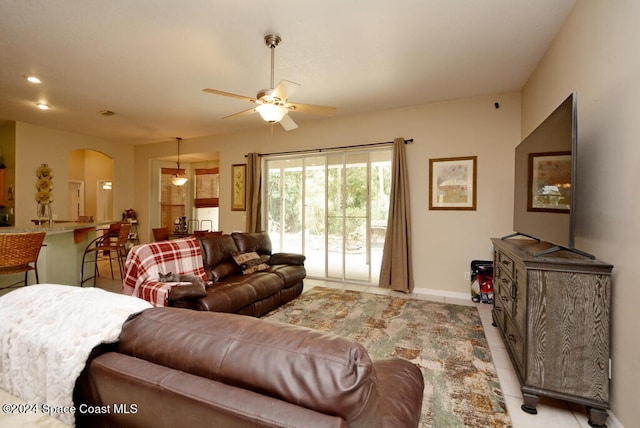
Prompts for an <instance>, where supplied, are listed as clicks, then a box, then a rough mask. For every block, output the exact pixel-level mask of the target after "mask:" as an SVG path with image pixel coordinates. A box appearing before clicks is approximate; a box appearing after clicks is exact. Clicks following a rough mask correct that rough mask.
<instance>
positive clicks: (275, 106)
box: [203, 34, 336, 131]
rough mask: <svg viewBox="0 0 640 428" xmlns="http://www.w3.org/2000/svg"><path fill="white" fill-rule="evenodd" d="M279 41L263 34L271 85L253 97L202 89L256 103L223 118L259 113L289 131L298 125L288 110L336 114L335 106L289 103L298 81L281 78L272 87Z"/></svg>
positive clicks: (267, 120) (275, 36) (274, 37)
mask: <svg viewBox="0 0 640 428" xmlns="http://www.w3.org/2000/svg"><path fill="white" fill-rule="evenodd" d="M281 41H282V39H281V38H280V36H278V35H276V34H267V35H266V36H264V42H265V44H266V45H267V47H268V48H269V49H271V86H270V87H269V88H268V89H261V90H259V91H258V94H257V95H256V96H255V98H252V97H246V96H244V95H237V94H232V93H230V92H225V91H219V90H217V89H209V88H206V89H203V91H204V92H208V93H210V94H216V95H223V96H225V97H231V98H237V99H240V100H244V101H248V102H250V103H253V104H256V107H252V108H250V109H248V110H244V111H241V112H238V113H234V114H232V115H229V116H225V117H224V118H223V119H235V118H237V117H240V116H245V115H248V114H252V113H259V114H260V116H261V117H262V119H263V120H264V121H265V122H269V123H276V122H278V123H280V125H282V127H283V128H284V129H285V130H287V131H289V130H292V129H296V128H297V127H298V125H296V123H295V122H294V121H293V119H292V118H291V117H290V116H289V115H288V113H289V112H292V111H296V112H302V113H312V114H321V115H324V116H333V115H335V114H336V108H335V107H327V106H319V105H312V104H300V103H290V102H289V97H290V96H291V94H292V93H293V92H294V91H295V90H296V89H297V88H298V86H300V85H299V84H298V83H295V82H291V81H289V80H281V81H280V83H278V86H276V87H275V88H274V87H273V69H274V67H273V63H274V61H273V60H274V51H275V49H276V47H277V46H278V45H279V44H280V42H281Z"/></svg>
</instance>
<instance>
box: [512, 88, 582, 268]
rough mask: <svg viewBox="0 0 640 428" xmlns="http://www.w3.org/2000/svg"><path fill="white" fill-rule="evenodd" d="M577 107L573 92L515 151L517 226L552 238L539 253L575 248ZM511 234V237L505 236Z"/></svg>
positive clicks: (518, 230)
mask: <svg viewBox="0 0 640 428" xmlns="http://www.w3.org/2000/svg"><path fill="white" fill-rule="evenodd" d="M576 113H577V108H576V94H575V93H573V94H571V95H569V97H568V98H567V99H566V100H564V101H563V102H562V104H560V106H559V107H558V108H556V109H555V110H554V111H553V113H551V114H550V115H549V117H547V118H546V119H545V120H544V121H543V122H542V123H541V124H540V125H539V126H538V127H537V128H536V129H535V130H533V132H531V133H530V134H529V136H527V137H526V138H525V139H524V140H523V141H522V143H520V144H519V145H518V146H517V147H516V151H515V152H516V153H515V195H514V208H513V230H514V231H515V232H516V233H514V234H512V235H509V236H508V237H512V236H515V235H524V236H527V237H529V238H533V239H536V240H540V241H546V242H550V243H551V244H553V247H552V248H549V249H548V250H545V251H542V252H540V253H539V254H547V253H549V252H553V251H556V250H561V249H567V250H571V251H574V252H577V253H580V254H583V255H586V256H589V255H588V254H586V253H582V252H581V251H578V250H576V249H575V216H576V210H575V206H576V198H575V195H576V185H577V182H576V170H577V165H578V162H577V155H578V150H577V148H578V147H577V144H578V138H577V131H578V127H577V114H576ZM505 238H506V237H505Z"/></svg>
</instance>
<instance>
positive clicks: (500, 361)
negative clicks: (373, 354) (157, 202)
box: [97, 268, 612, 428]
mask: <svg viewBox="0 0 640 428" xmlns="http://www.w3.org/2000/svg"><path fill="white" fill-rule="evenodd" d="M107 269H108V268H105V269H104V270H101V272H105V273H106V272H108V270H107ZM97 286H98V287H100V288H103V289H105V290H109V291H113V292H117V293H119V292H120V291H121V287H122V284H121V281H120V279H119V278H118V277H117V271H116V278H115V279H114V280H112V279H111V277H110V276H106V277H105V276H103V277H100V278H98V280H97ZM316 286H323V287H333V288H342V289H348V290H355V291H363V292H369V293H378V294H390V295H398V296H401V297H408V296H411V297H413V298H416V299H425V300H435V301H440V302H444V303H453V304H461V305H468V306H476V307H477V308H478V311H479V313H480V319H481V320H482V324H483V327H484V330H485V336H486V338H487V341H488V343H489V348H490V350H491V354H492V356H493V361H494V364H495V366H496V370H497V372H498V378H499V379H500V385H501V386H502V391H503V393H504V395H505V401H506V404H507V409H508V411H509V414H510V416H511V421H512V422H513V428H538V427H562V428H590V427H589V424H588V423H587V413H586V410H585V409H584V407H583V406H578V405H574V404H571V403H566V402H563V401H558V400H552V399H548V398H546V397H541V398H540V402H539V403H538V406H537V408H538V414H537V415H530V414H528V413H525V412H523V411H522V410H521V409H520V405H521V404H522V395H521V393H520V384H519V382H518V378H517V376H516V373H515V371H514V369H513V365H512V364H511V360H510V359H509V356H508V354H507V350H506V348H505V345H504V343H503V342H502V340H501V339H500V336H499V335H498V331H497V329H496V328H495V327H493V326H492V325H491V323H492V319H491V305H487V304H483V303H474V302H472V301H471V299H470V298H469V299H468V300H467V299H456V298H449V297H442V296H435V295H428V294H417V293H412V294H411V295H407V294H404V293H398V292H394V291H391V290H388V289H384V288H378V287H374V286H362V285H356V284H345V283H340V282H333V281H324V280H314V279H306V280H305V285H304V291H306V290H309V289H311V288H313V287H316ZM608 422H610V421H608ZM609 426H610V427H611V426H612V425H611V424H609Z"/></svg>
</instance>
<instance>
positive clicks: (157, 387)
mask: <svg viewBox="0 0 640 428" xmlns="http://www.w3.org/2000/svg"><path fill="white" fill-rule="evenodd" d="M103 351H104V350H103ZM96 354H99V355H97V356H94V357H93V358H91V359H90V360H89V362H88V363H87V366H86V367H85V369H84V371H83V372H82V374H81V376H80V377H79V379H78V382H77V383H76V388H75V394H74V402H75V406H76V408H83V409H85V410H87V409H91V410H92V411H90V412H89V411H84V412H82V413H81V414H77V415H76V422H77V426H79V427H84V426H86V427H113V426H118V427H159V426H165V427H170V426H176V427H177V426H188V427H201V426H202V427H205V426H206V427H212V426H215V427H225V428H227V427H237V428H242V427H252V428H255V427H296V428H299V427H314V428H321V427H354V428H356V427H362V428H379V427H380V428H381V427H394V428H402V427H417V426H418V423H419V419H420V413H421V404H422V397H423V389H424V380H423V377H422V373H421V371H420V369H419V368H418V367H417V366H415V365H414V364H412V363H410V362H408V361H406V360H402V359H398V358H392V359H387V360H379V361H372V360H371V358H370V357H369V355H368V353H367V351H366V350H365V349H364V348H363V347H362V346H361V345H360V344H358V343H356V342H354V341H352V340H349V339H346V338H342V337H339V336H335V335H332V334H328V333H324V332H320V331H315V330H310V329H306V328H303V327H298V326H291V325H287V324H280V323H275V322H272V321H267V320H263V319H258V318H252V317H246V316H239V315H236V314H226V313H212V312H197V311H192V310H185V309H180V308H166V307H164V308H151V309H147V310H145V311H143V312H141V313H140V314H138V315H136V316H133V317H132V318H130V319H129V320H128V321H127V322H125V323H124V325H123V327H122V332H121V335H120V340H119V342H118V343H116V344H115V345H112V348H111V349H110V350H109V351H108V352H103V353H96Z"/></svg>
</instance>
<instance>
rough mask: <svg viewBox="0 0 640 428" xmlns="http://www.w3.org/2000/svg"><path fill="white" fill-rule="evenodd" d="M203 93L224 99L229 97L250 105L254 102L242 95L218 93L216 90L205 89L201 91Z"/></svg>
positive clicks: (254, 100)
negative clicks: (220, 96)
mask: <svg viewBox="0 0 640 428" xmlns="http://www.w3.org/2000/svg"><path fill="white" fill-rule="evenodd" d="M203 91H204V92H208V93H210V94H214V95H222V96H224V97H231V98H236V99H239V100H243V101H249V102H250V103H255V102H256V99H255V98H251V97H245V96H244V95H238V94H232V93H231V92H225V91H219V90H217V89H209V88H205V89H203Z"/></svg>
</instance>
